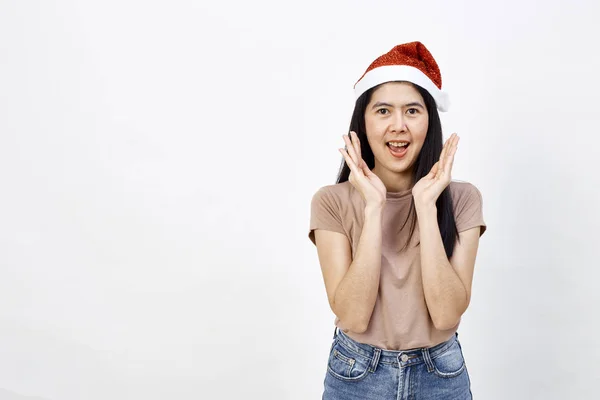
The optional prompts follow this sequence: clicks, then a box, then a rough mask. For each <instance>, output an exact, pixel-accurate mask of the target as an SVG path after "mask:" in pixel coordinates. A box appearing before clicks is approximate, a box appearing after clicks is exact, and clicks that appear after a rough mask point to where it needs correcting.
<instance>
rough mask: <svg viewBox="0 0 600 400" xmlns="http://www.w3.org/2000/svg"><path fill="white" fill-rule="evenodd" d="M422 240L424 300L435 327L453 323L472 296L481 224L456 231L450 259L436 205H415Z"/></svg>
mask: <svg viewBox="0 0 600 400" xmlns="http://www.w3.org/2000/svg"><path fill="white" fill-rule="evenodd" d="M417 216H418V219H419V231H420V240H421V274H422V280H423V290H424V292H425V301H426V303H427V308H428V309H429V313H430V315H431V319H432V320H433V323H434V325H435V327H436V328H437V329H440V330H446V329H450V328H452V327H453V326H455V325H456V324H457V323H458V321H459V319H460V317H461V316H462V314H463V313H464V312H465V311H466V309H467V307H468V306H469V302H470V300H471V284H472V281H473V270H474V267H475V258H476V256H477V249H478V246H479V236H480V235H479V233H480V228H479V227H476V228H472V229H469V230H467V231H464V232H461V233H459V238H460V241H459V242H457V243H456V246H455V247H454V253H453V255H452V257H451V259H450V260H448V257H447V256H446V251H445V250H444V244H443V242H442V237H441V234H440V229H439V226H438V222H437V209H436V208H435V206H429V207H422V208H417Z"/></svg>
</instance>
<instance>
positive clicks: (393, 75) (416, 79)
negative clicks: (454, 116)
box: [354, 65, 450, 111]
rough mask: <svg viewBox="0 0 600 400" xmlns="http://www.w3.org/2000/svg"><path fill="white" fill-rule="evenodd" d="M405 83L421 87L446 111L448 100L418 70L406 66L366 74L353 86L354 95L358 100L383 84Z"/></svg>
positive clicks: (391, 67) (445, 95) (438, 106)
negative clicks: (368, 91) (365, 93)
mask: <svg viewBox="0 0 600 400" xmlns="http://www.w3.org/2000/svg"><path fill="white" fill-rule="evenodd" d="M393 81H406V82H411V83H414V84H415V85H419V86H421V87H422V88H423V89H425V90H427V91H428V92H429V93H430V94H431V96H432V97H433V98H434V100H435V103H436V106H437V108H438V110H440V111H448V108H449V107H450V98H449V96H448V93H446V92H444V91H442V90H440V89H439V88H438V87H437V86H436V85H435V83H433V81H432V80H431V79H429V77H428V76H427V75H425V74H424V73H423V72H422V71H421V70H420V69H418V68H415V67H411V66H408V65H384V66H381V67H377V68H374V69H372V70H370V71H369V72H367V73H366V74H365V76H363V77H362V79H361V80H360V81H358V82H357V83H356V85H355V86H354V95H355V98H356V99H358V98H359V97H360V96H361V95H362V94H363V93H364V92H366V91H367V90H369V89H371V88H372V87H375V86H377V85H380V84H382V83H385V82H393Z"/></svg>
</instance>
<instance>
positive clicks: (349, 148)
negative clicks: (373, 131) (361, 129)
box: [343, 135, 360, 166]
mask: <svg viewBox="0 0 600 400" xmlns="http://www.w3.org/2000/svg"><path fill="white" fill-rule="evenodd" d="M343 138H344V143H346V151H347V152H348V154H349V155H350V157H351V158H352V161H354V164H356V165H357V166H358V165H359V164H360V159H359V158H358V155H357V154H356V151H355V150H354V145H353V144H352V141H351V140H350V138H349V137H348V135H344V136H343Z"/></svg>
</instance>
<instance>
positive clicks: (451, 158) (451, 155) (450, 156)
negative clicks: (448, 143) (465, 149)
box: [445, 136, 459, 174]
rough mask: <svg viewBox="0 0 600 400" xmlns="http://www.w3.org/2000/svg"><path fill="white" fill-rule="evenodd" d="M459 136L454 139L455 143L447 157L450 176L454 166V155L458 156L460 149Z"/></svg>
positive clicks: (447, 169) (447, 168)
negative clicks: (457, 152) (457, 151)
mask: <svg viewBox="0 0 600 400" xmlns="http://www.w3.org/2000/svg"><path fill="white" fill-rule="evenodd" d="M458 139H459V138H458V136H457V137H455V138H454V142H453V144H452V147H451V148H450V149H449V150H448V155H447V156H446V159H447V160H446V168H445V170H446V171H447V173H448V174H450V173H451V172H452V166H453V165H454V155H455V154H456V150H457V149H458Z"/></svg>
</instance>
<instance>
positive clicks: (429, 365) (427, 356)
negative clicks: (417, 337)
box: [421, 348, 434, 372]
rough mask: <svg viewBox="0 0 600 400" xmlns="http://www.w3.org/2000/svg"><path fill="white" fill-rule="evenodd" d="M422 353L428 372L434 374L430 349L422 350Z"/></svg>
mask: <svg viewBox="0 0 600 400" xmlns="http://www.w3.org/2000/svg"><path fill="white" fill-rule="evenodd" d="M421 352H422V353H423V360H425V364H426V365H427V372H433V369H434V367H433V361H431V356H430V354H429V349H428V348H425V349H421Z"/></svg>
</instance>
